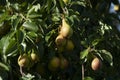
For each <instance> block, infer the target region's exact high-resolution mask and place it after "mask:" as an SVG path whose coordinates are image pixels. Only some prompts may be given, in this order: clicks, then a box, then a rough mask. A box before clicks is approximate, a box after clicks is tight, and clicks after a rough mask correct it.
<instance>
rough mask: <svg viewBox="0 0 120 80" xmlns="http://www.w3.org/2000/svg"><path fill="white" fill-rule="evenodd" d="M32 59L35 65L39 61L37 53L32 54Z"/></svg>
mask: <svg viewBox="0 0 120 80" xmlns="http://www.w3.org/2000/svg"><path fill="white" fill-rule="evenodd" d="M30 57H31V60H32V61H33V62H35V63H36V62H37V61H39V56H38V55H37V54H36V53H31V54H30Z"/></svg>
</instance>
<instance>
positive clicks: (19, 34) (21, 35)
mask: <svg viewBox="0 0 120 80" xmlns="http://www.w3.org/2000/svg"><path fill="white" fill-rule="evenodd" d="M16 37H17V41H18V43H19V44H20V43H22V41H23V40H24V32H23V31H21V30H17V32H16Z"/></svg>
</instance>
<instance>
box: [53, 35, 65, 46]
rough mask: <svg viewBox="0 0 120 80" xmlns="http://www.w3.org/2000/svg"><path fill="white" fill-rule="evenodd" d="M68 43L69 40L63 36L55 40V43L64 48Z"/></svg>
mask: <svg viewBox="0 0 120 80" xmlns="http://www.w3.org/2000/svg"><path fill="white" fill-rule="evenodd" d="M66 42H67V40H66V39H65V38H64V37H63V36H62V35H58V36H57V37H56V39H55V43H56V45H58V46H64V45H65V44H66Z"/></svg>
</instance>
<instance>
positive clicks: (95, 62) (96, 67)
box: [91, 57, 102, 71]
mask: <svg viewBox="0 0 120 80" xmlns="http://www.w3.org/2000/svg"><path fill="white" fill-rule="evenodd" d="M101 67H102V62H101V60H100V59H99V58H97V57H96V58H94V59H93V61H92V63H91V68H92V69H93V70H94V71H97V70H99V69H100V68H101Z"/></svg>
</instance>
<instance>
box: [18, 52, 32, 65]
mask: <svg viewBox="0 0 120 80" xmlns="http://www.w3.org/2000/svg"><path fill="white" fill-rule="evenodd" d="M29 63H30V60H29V58H28V56H27V54H25V53H24V54H23V55H20V56H19V57H18V65H19V66H20V67H28V66H29Z"/></svg>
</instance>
